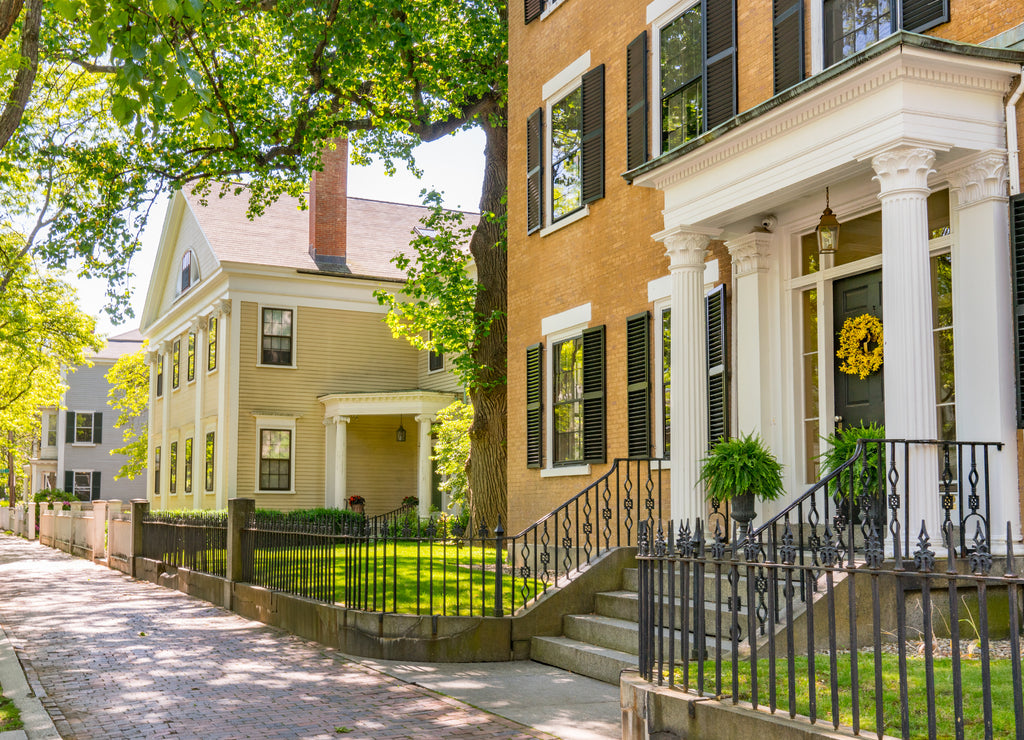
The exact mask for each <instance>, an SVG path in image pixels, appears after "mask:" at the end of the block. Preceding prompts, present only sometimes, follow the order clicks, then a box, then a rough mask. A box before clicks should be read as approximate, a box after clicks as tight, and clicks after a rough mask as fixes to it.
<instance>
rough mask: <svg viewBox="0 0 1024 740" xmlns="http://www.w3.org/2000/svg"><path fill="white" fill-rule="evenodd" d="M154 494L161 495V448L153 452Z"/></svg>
mask: <svg viewBox="0 0 1024 740" xmlns="http://www.w3.org/2000/svg"><path fill="white" fill-rule="evenodd" d="M153 493H155V494H157V495H159V494H160V448H159V447H157V448H156V449H155V450H154V451H153Z"/></svg>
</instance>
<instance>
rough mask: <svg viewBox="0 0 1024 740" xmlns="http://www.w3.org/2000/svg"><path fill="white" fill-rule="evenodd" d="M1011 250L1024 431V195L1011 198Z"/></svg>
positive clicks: (1019, 421) (1019, 420) (1019, 424)
mask: <svg viewBox="0 0 1024 740" xmlns="http://www.w3.org/2000/svg"><path fill="white" fill-rule="evenodd" d="M1010 248H1011V250H1012V254H1011V256H1012V259H1013V329H1014V337H1015V342H1014V345H1015V348H1016V351H1017V354H1016V361H1017V362H1016V365H1015V366H1014V370H1015V371H1016V375H1017V428H1018V429H1024V195H1014V196H1013V197H1011V198H1010Z"/></svg>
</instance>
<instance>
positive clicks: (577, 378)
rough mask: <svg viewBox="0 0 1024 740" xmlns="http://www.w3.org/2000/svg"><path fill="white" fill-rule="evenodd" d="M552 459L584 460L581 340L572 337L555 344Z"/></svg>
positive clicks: (555, 460)
mask: <svg viewBox="0 0 1024 740" xmlns="http://www.w3.org/2000/svg"><path fill="white" fill-rule="evenodd" d="M552 354H553V355H554V357H553V360H554V377H553V381H554V389H553V399H552V407H553V413H554V462H555V463H556V464H558V463H566V462H578V461H580V460H582V459H583V340H582V337H574V338H572V339H567V340H565V341H564V342H558V343H556V344H555V346H554V349H553V351H552Z"/></svg>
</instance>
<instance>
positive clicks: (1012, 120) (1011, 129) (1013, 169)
mask: <svg viewBox="0 0 1024 740" xmlns="http://www.w3.org/2000/svg"><path fill="white" fill-rule="evenodd" d="M1022 93H1024V67H1021V77H1020V82H1019V83H1018V84H1017V89H1016V90H1014V91H1013V94H1012V95H1011V96H1010V100H1009V102H1008V103H1007V104H1006V152H1007V154H1008V155H1009V158H1010V162H1009V164H1010V195H1017V194H1018V193H1020V149H1019V143H1018V141H1017V101H1019V100H1020V96H1021V94H1022Z"/></svg>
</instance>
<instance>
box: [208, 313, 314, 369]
mask: <svg viewBox="0 0 1024 740" xmlns="http://www.w3.org/2000/svg"><path fill="white" fill-rule="evenodd" d="M205 321H206V331H204V332H203V339H204V340H205V341H204V342H203V346H204V347H205V349H206V351H205V352H203V369H204V370H205V371H206V374H207V375H210V374H211V373H215V372H217V369H218V368H219V367H220V316H207V317H206V319H205ZM214 321H216V322H217V330H216V331H215V332H214V340H213V341H214V346H213V369H212V370H211V369H210V324H211V322H214ZM293 323H294V319H293ZM293 333H294V326H293ZM293 344H294V340H293ZM260 356H261V357H262V353H261V355H260Z"/></svg>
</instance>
